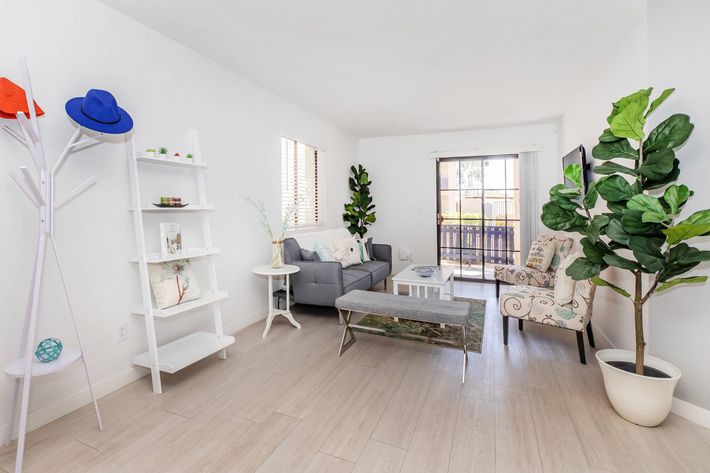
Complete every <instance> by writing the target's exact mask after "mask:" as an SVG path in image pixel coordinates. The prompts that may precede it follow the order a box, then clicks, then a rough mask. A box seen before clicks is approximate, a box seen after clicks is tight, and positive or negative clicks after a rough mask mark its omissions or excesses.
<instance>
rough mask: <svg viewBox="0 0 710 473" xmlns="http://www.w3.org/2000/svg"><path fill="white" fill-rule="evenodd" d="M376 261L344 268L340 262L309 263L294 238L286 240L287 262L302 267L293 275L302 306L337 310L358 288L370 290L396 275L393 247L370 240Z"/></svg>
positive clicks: (370, 253)
mask: <svg viewBox="0 0 710 473" xmlns="http://www.w3.org/2000/svg"><path fill="white" fill-rule="evenodd" d="M367 249H368V254H369V255H370V258H372V259H373V261H366V262H365V263H361V264H356V265H354V266H348V267H347V268H345V269H343V266H342V265H341V264H340V263H339V262H338V261H306V260H304V259H303V254H302V252H301V246H300V245H299V244H298V241H296V240H295V239H294V238H286V239H285V240H284V262H285V263H286V264H292V265H295V266H298V267H299V268H301V271H299V272H298V273H296V274H294V275H292V276H291V282H292V284H293V300H294V302H296V303H298V304H311V305H320V306H329V307H335V299H337V298H338V297H340V296H342V295H343V294H345V293H347V292H350V291H352V290H354V289H362V290H365V291H366V290H368V289H370V288H372V287H373V286H375V285H376V284H379V283H381V282H383V281H384V283H385V287H387V276H389V275H390V273H391V272H392V247H391V246H390V245H381V244H375V243H371V242H370V241H368V244H367Z"/></svg>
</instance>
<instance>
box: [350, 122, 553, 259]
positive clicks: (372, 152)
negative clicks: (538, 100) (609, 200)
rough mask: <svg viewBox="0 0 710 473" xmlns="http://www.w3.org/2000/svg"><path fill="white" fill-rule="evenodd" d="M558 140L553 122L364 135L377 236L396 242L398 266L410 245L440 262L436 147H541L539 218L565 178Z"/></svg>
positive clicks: (468, 152) (465, 152) (417, 255)
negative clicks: (550, 191)
mask: <svg viewBox="0 0 710 473" xmlns="http://www.w3.org/2000/svg"><path fill="white" fill-rule="evenodd" d="M557 144H558V136H557V126H556V125H555V124H543V125H531V126H522V127H514V128H500V129H490V130H474V131H461V132H452V133H431V134H422V135H406V136H390V137H383V138H368V139H362V140H360V161H361V162H362V164H363V166H365V167H367V169H368V171H369V173H370V177H371V178H372V186H371V191H372V195H373V198H374V203H375V205H377V208H376V211H377V222H376V223H375V224H374V225H373V226H372V235H373V237H374V239H375V240H376V241H378V242H386V243H390V244H391V245H392V252H393V256H394V259H395V262H394V270H395V271H398V270H400V269H401V268H403V267H404V266H406V265H407V264H409V263H408V262H402V261H399V259H398V258H397V254H398V251H399V249H400V248H407V249H409V250H411V251H412V261H414V262H417V263H423V264H436V160H435V159H434V155H433V154H432V153H433V152H452V153H455V154H456V153H459V152H460V155H461V156H475V155H482V154H491V153H496V154H502V153H507V152H518V151H521V150H525V149H530V148H531V147H537V148H539V151H538V152H537V163H538V167H539V169H544V172H540V173H539V175H538V177H539V179H538V186H537V187H538V202H537V209H536V210H535V213H534V215H533V218H535V219H536V220H537V219H538V216H539V214H540V210H539V209H540V207H541V206H542V204H543V203H544V202H545V199H546V198H547V195H548V194H547V190H548V189H549V188H550V187H552V186H553V185H554V184H556V183H558V182H560V179H561V175H562V170H561V164H560V155H559V152H558V149H557ZM540 226H541V225H540Z"/></svg>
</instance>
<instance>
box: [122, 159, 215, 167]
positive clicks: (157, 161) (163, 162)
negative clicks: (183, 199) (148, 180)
mask: <svg viewBox="0 0 710 473" xmlns="http://www.w3.org/2000/svg"><path fill="white" fill-rule="evenodd" d="M136 161H138V162H139V163H146V164H158V165H162V166H173V167H178V168H193V169H207V163H198V162H193V163H188V162H185V161H172V160H169V159H162V158H144V157H142V156H138V157H137V158H136Z"/></svg>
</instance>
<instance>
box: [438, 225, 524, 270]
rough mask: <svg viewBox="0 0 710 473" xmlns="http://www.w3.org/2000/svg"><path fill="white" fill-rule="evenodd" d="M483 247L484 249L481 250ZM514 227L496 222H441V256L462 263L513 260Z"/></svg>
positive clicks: (497, 262) (498, 262)
mask: <svg viewBox="0 0 710 473" xmlns="http://www.w3.org/2000/svg"><path fill="white" fill-rule="evenodd" d="M484 248H485V250H484ZM515 249H516V248H515V229H514V227H512V226H497V225H486V226H481V225H461V226H459V225H441V250H440V251H441V259H442V260H446V259H448V260H454V261H458V260H459V257H461V259H462V260H463V263H464V264H473V265H476V264H481V262H482V261H483V257H484V255H485V261H486V263H493V264H513V262H514V253H512V251H513V250H515Z"/></svg>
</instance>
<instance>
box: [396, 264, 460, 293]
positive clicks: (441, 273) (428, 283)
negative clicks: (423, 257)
mask: <svg viewBox="0 0 710 473" xmlns="http://www.w3.org/2000/svg"><path fill="white" fill-rule="evenodd" d="M417 266H426V265H421V264H410V265H409V266H407V267H406V268H405V269H404V270H402V271H401V272H399V273H397V275H396V276H395V277H393V278H392V283H393V284H392V285H393V288H392V292H394V293H395V294H399V286H409V295H410V296H416V297H424V298H427V297H429V295H428V292H429V289H430V288H431V289H433V291H432V295H433V293H434V292H437V291H438V293H439V299H448V300H451V299H453V296H454V270H453V268H450V267H448V266H439V269H438V270H436V271H434V274H432V275H431V277H428V278H425V277H422V276H420V275H418V274H417V273H416V272H415V271H414V268H416V267H417ZM447 285H448V286H449V293H448V294H446V286H447Z"/></svg>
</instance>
